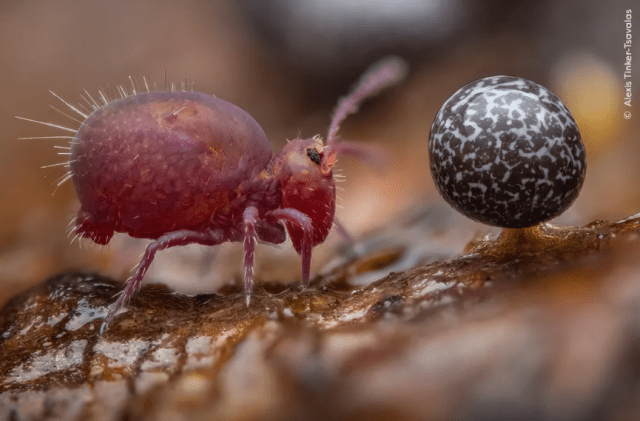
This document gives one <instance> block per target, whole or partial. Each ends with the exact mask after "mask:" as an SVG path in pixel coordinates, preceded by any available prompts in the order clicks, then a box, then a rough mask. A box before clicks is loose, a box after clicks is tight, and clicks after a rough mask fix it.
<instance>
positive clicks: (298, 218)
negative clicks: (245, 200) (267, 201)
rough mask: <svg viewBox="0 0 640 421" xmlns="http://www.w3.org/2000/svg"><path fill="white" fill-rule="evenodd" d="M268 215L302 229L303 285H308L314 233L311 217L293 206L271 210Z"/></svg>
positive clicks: (300, 251)
mask: <svg viewBox="0 0 640 421" xmlns="http://www.w3.org/2000/svg"><path fill="white" fill-rule="evenodd" d="M266 216H267V217H268V218H274V219H276V220H279V221H287V222H290V223H292V224H295V225H298V226H299V227H300V228H301V229H302V232H303V237H302V245H301V247H300V250H299V253H300V257H302V286H305V287H306V286H307V284H308V283H309V272H310V271H311V235H312V233H313V226H312V225H311V218H309V217H308V216H307V215H305V214H304V213H302V212H300V211H299V210H297V209H292V208H285V209H276V210H273V211H271V212H269V213H268V214H267V215H266Z"/></svg>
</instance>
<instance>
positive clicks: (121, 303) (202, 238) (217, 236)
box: [100, 230, 224, 334]
mask: <svg viewBox="0 0 640 421" xmlns="http://www.w3.org/2000/svg"><path fill="white" fill-rule="evenodd" d="M222 241H224V238H223V236H222V234H221V233H220V232H215V231H209V232H198V231H189V230H181V231H174V232H170V233H167V234H164V235H163V236H161V237H159V238H158V239H157V240H156V241H154V242H153V243H151V244H149V245H148V246H147V250H146V251H145V253H144V257H143V258H142V260H141V261H140V263H139V264H138V267H137V268H136V271H135V273H134V274H133V276H131V277H130V278H129V279H128V280H127V282H126V286H125V288H124V290H123V291H122V292H121V293H120V296H119V297H118V300H117V301H116V302H115V303H113V304H112V305H110V306H109V311H108V313H107V315H106V316H105V318H104V321H103V322H102V326H101V327H100V334H102V333H104V331H105V330H106V329H107V326H108V325H109V323H110V322H111V320H113V318H114V317H115V316H116V314H118V312H119V311H120V310H121V309H122V308H124V307H126V305H127V303H128V302H129V300H131V297H133V295H134V294H135V293H136V292H137V291H138V290H139V289H140V283H141V282H142V278H144V275H145V273H147V269H149V266H150V265H151V262H153V259H154V257H155V255H156V253H157V252H158V251H160V250H164V249H167V248H169V247H175V246H186V245H188V244H202V245H207V246H214V245H217V244H220V243H221V242H222Z"/></svg>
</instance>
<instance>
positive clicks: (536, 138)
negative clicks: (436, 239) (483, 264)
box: [429, 76, 586, 228]
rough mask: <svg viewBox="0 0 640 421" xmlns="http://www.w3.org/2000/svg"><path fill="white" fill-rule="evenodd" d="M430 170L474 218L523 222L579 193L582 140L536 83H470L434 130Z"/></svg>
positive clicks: (547, 215) (558, 208)
mask: <svg viewBox="0 0 640 421" xmlns="http://www.w3.org/2000/svg"><path fill="white" fill-rule="evenodd" d="M429 157H430V161H431V174H432V176H433V179H434V181H435V184H436V187H437V188H438V191H439V192H440V194H442V196H443V197H444V198H445V200H446V201H447V202H449V204H451V205H452V206H453V207H454V208H456V209H457V210H458V211H460V212H461V213H463V214H464V215H466V216H468V217H469V218H472V219H474V220H476V221H479V222H483V223H485V224H489V225H497V226H500V227H508V228H523V227H529V226H532V225H535V224H537V223H540V222H543V221H546V220H548V219H551V218H554V217H556V216H558V215H560V214H561V213H562V212H564V211H565V210H566V209H567V208H568V207H569V206H570V205H571V204H572V203H573V202H574V200H575V199H576V198H577V197H578V193H579V192H580V188H581V187H582V182H583V181H584V177H585V172H586V156H585V150H584V145H583V144H582V140H581V138H580V132H579V130H578V126H577V125H576V122H575V120H574V119H573V117H572V116H571V113H570V112H569V110H568V109H567V107H566V106H565V105H564V104H563V103H562V102H561V101H560V99H558V97H556V96H555V95H554V94H553V93H551V92H550V91H549V90H548V89H546V88H544V87H542V86H540V85H538V84H536V83H533V82H531V81H528V80H525V79H521V78H516V77H510V76H494V77H488V78H484V79H480V80H477V81H475V82H472V83H470V84H468V85H466V86H464V87H463V88H461V89H460V90H458V91H457V92H456V93H455V94H453V95H452V96H451V97H450V98H449V99H448V100H447V102H445V104H444V105H443V106H442V108H441V109H440V111H439V112H438V114H437V115H436V118H435V120H434V121H433V124H432V125H431V133H430V135H429Z"/></svg>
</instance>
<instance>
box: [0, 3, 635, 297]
mask: <svg viewBox="0 0 640 421" xmlns="http://www.w3.org/2000/svg"><path fill="white" fill-rule="evenodd" d="M634 4H637V3H634V2H631V1H630V0H627V1H619V0H618V1H612V2H588V4H587V3H586V2H582V1H578V0H569V1H563V2H552V1H520V2H509V1H506V0H483V1H480V0H453V1H446V0H423V1H419V0H392V1H385V2H383V1H372V0H369V1H367V0H361V1H349V0H341V1H333V0H323V1H319V0H274V1H269V2H252V1H248V0H235V1H232V0H209V1H206V0H183V1H180V2H177V1H152V0H135V1H124V0H114V1H98V0H83V1H80V0H54V1H51V0H24V1H17V0H3V1H2V2H1V3H0V76H1V80H2V82H3V83H1V84H0V127H2V132H1V135H0V136H1V139H0V176H1V180H2V183H1V185H0V302H3V303H4V302H5V301H6V300H7V299H8V298H9V297H10V296H11V295H13V294H15V293H16V292H18V291H21V290H24V289H26V288H28V287H29V286H31V285H33V284H34V283H37V282H41V281H42V280H44V279H45V278H47V277H49V276H51V275H54V274H57V273H60V272H63V271H68V270H83V271H97V272H101V273H106V274H108V275H111V276H113V277H115V278H116V279H122V280H124V279H125V278H126V277H127V274H128V272H129V270H130V269H131V268H132V267H133V266H134V265H135V264H136V263H137V261H138V256H139V255H140V254H141V253H142V252H143V250H144V247H145V245H146V243H147V242H145V241H144V240H133V239H129V238H128V237H127V236H126V235H122V234H120V235H116V236H115V237H114V239H113V240H112V241H111V243H110V244H109V245H108V246H107V247H102V248H101V247H98V246H96V245H93V244H91V243H90V242H89V241H88V240H86V241H81V242H77V241H76V242H75V243H74V244H70V238H68V237H67V230H68V225H67V224H68V223H69V221H70V220H71V218H73V216H75V212H76V211H77V209H78V207H79V205H78V203H77V201H76V198H75V193H74V191H73V185H72V183H71V182H67V183H64V184H62V185H61V186H60V187H59V188H57V189H55V186H56V180H58V179H59V177H61V176H62V175H63V174H64V173H65V171H66V170H65V169H64V168H62V167H52V168H45V169H41V167H42V166H46V165H50V164H55V163H58V162H62V161H64V158H65V157H64V156H58V155H57V152H59V151H60V150H57V149H54V147H53V146H54V145H64V142H56V141H55V140H18V138H21V137H35V136H52V135H65V134H66V133H64V132H61V131H60V130H56V129H54V128H51V127H46V126H42V125H38V124H35V123H29V122H25V121H21V120H17V119H15V118H14V116H22V117H26V118H31V119H35V120H39V121H44V122H49V123H53V124H59V125H62V126H66V127H70V128H77V127H78V123H77V122H75V121H73V120H71V119H69V118H67V117H65V116H63V115H61V114H60V113H58V112H57V111H55V110H54V109H52V108H51V107H50V106H51V105H54V106H55V107H57V108H61V109H64V105H62V104H61V103H59V101H58V100H56V99H55V98H54V97H53V96H52V95H51V94H50V93H49V90H52V91H54V92H55V93H56V94H58V95H60V96H61V97H62V98H64V99H65V100H67V101H69V102H71V103H74V104H76V103H79V102H81V98H80V94H82V93H83V90H84V89H87V91H88V92H89V93H90V94H92V95H93V94H96V93H97V92H98V90H99V89H100V88H101V87H102V88H104V89H106V90H113V89H114V86H116V85H128V84H129V83H130V82H129V76H131V77H132V78H133V80H134V81H137V82H138V83H139V84H142V83H143V82H142V80H143V77H145V78H146V79H147V80H149V81H154V82H155V83H156V84H157V86H159V87H162V86H164V83H165V74H166V75H167V78H168V80H169V81H170V82H176V83H177V84H179V83H181V82H182V81H185V80H186V81H187V85H189V86H190V85H191V83H194V87H195V90H197V91H201V92H206V93H210V94H215V95H216V96H217V97H219V98H222V99H225V100H228V101H230V102H233V103H235V104H236V105H238V106H240V107H242V108H244V109H245V110H247V111H248V112H249V113H250V114H251V115H252V116H253V117H254V118H255V119H256V120H257V121H258V122H259V123H260V125H261V126H262V127H263V129H264V131H265V132H266V134H267V136H268V137H269V139H270V140H271V142H272V144H273V147H274V150H279V149H280V148H281V147H282V145H283V144H284V143H285V142H286V139H293V138H296V137H298V136H300V135H301V136H304V137H309V136H313V135H316V134H321V135H323V136H324V135H325V134H326V129H327V127H328V125H329V121H330V116H331V112H332V110H333V107H334V105H335V103H336V101H337V99H338V98H339V97H340V96H342V95H344V94H346V93H347V92H348V90H349V88H350V86H351V85H352V84H353V83H354V82H355V81H356V80H357V78H358V76H359V75H360V74H361V73H362V72H363V71H364V70H365V69H366V68H367V67H368V66H369V65H370V64H371V63H373V62H374V61H376V60H377V59H380V58H382V57H384V56H386V55H389V54H393V55H397V56H400V57H403V58H405V59H406V60H407V61H408V62H409V64H410V73H409V75H408V78H407V79H406V80H405V81H404V82H403V83H402V84H400V85H399V86H397V87H395V88H393V89H389V90H387V91H385V92H384V93H383V94H381V95H380V96H378V97H376V98H375V99H373V100H370V101H368V102H367V103H366V104H364V106H363V107H362V108H361V110H360V112H359V113H358V114H356V115H354V116H351V117H349V118H348V119H347V121H346V122H345V124H344V125H343V126H342V131H341V135H342V137H343V138H348V139H351V140H358V141H362V142H363V143H364V142H366V143H371V144H376V145H381V146H384V147H385V148H387V149H388V150H389V151H390V156H391V163H390V164H389V166H388V167H387V168H386V169H385V170H384V171H374V170H373V169H371V168H368V167H367V166H366V165H364V164H362V163H358V162H354V161H352V160H348V159H344V160H341V162H340V167H341V168H342V169H343V170H344V172H343V174H344V175H346V181H345V182H344V183H342V184H341V187H342V188H343V189H344V190H343V191H341V192H339V197H340V200H339V202H338V203H339V205H340V207H339V208H338V211H337V215H338V217H339V218H340V219H341V220H342V221H343V222H344V224H345V225H346V226H347V227H348V228H349V229H350V230H351V231H352V232H353V233H354V234H355V235H356V236H362V235H365V234H366V232H367V231H369V230H374V229H375V228H376V227H377V226H381V225H384V224H385V222H386V221H389V220H391V219H393V218H399V217H400V216H398V215H400V214H401V213H400V212H401V211H402V210H403V209H406V208H408V207H411V206H414V205H415V204H416V203H421V202H422V203H424V202H427V203H435V202H437V201H442V199H441V198H440V197H439V195H438V194H437V193H436V191H435V188H434V185H433V182H432V180H431V176H430V173H429V170H428V159H429V158H428V151H427V139H428V135H429V127H430V125H431V122H432V120H433V118H434V116H435V114H436V113H437V111H438V109H439V108H440V106H441V105H442V103H443V102H444V101H445V100H446V99H447V98H448V97H449V96H450V95H451V94H452V93H453V92H455V91H456V90H457V89H458V88H460V87H462V86H463V85H465V84H466V83H468V82H471V81H473V80H475V79H478V78H481V77H485V76H491V75H497V74H506V75H513V76H520V77H524V78H527V79H531V80H533V81H535V82H537V83H539V84H542V85H545V86H547V87H548V88H550V89H551V90H552V91H553V92H555V93H556V94H557V95H558V96H559V97H560V98H561V99H562V100H563V101H564V102H565V103H566V105H567V106H568V107H569V109H570V110H571V111H572V113H573V115H574V117H575V118H576V120H577V122H578V125H579V127H580V129H581V132H582V136H583V141H584V143H585V146H586V149H587V158H588V171H587V178H586V181H585V184H584V187H583V190H582V193H581V195H580V197H579V199H578V201H577V202H576V203H575V204H574V206H573V207H572V208H571V209H570V210H569V211H568V212H566V213H565V214H564V215H562V216H561V217H560V218H559V220H558V221H557V222H559V223H570V224H576V225H584V224H586V223H588V222H590V221H592V220H594V219H611V220H617V219H621V218H623V217H626V216H628V215H631V214H635V213H637V212H639V211H640V196H639V194H638V192H639V187H638V180H639V179H640V162H639V159H638V157H639V156H640V140H639V139H638V133H639V132H638V121H639V120H640V112H638V111H636V110H639V108H638V107H637V106H635V99H634V100H633V101H634V104H633V107H632V108H631V109H630V111H631V113H632V118H631V119H624V118H623V111H625V110H627V108H625V107H624V105H623V97H624V94H625V91H624V81H623V71H624V54H625V52H624V49H623V48H622V47H623V42H624V39H625V26H624V20H625V10H626V9H633V5H634ZM634 12H635V13H638V17H637V18H636V20H640V9H638V10H637V11H635V10H634ZM639 27H640V26H639ZM637 37H640V32H638V35H637ZM638 42H640V41H638ZM637 54H640V52H639V53H637ZM633 72H634V76H635V74H637V73H639V72H640V68H639V69H635V67H634V69H633ZM636 80H637V77H634V79H633V83H634V94H635V95H640V82H635V81H636ZM112 92H113V91H112ZM636 114H637V115H636ZM54 190H55V193H54ZM53 193H54V194H53ZM452 212H454V211H453V210H452ZM476 229H477V232H473V230H471V231H469V233H468V237H469V238H468V240H471V239H472V238H473V236H474V235H476V234H478V233H482V232H487V231H488V230H489V228H488V227H485V226H482V225H477V226H476ZM425 241H428V239H425ZM340 243H341V242H340V239H339V238H338V237H337V236H336V235H335V234H332V235H330V237H329V239H328V241H327V242H326V243H325V244H323V245H321V246H319V247H316V248H315V249H314V262H313V263H314V270H317V269H318V268H319V267H320V266H321V265H322V264H323V263H326V261H327V259H328V258H329V256H331V255H332V254H335V252H336V248H338V247H340ZM240 255H241V248H240V246H239V245H237V244H236V245H223V246H221V247H218V250H214V251H211V250H207V249H201V248H198V247H190V248H177V249H174V250H170V251H165V252H163V253H161V254H160V255H159V258H158V259H156V261H155V262H154V264H153V265H152V267H151V271H150V273H149V275H148V276H147V279H153V280H161V281H164V282H167V283H169V284H170V285H171V287H173V288H177V289H179V290H181V291H184V292H190V293H192V292H211V291H212V289H214V288H215V285H216V284H218V283H220V282H230V281H233V280H234V279H235V278H239V277H240V275H241V272H240V270H241V264H240ZM257 259H258V260H257V268H256V273H257V279H258V280H260V279H263V280H273V279H282V280H284V281H292V280H295V279H299V276H300V275H299V273H300V263H299V258H297V257H296V255H295V253H294V252H293V250H292V248H291V247H290V246H289V245H287V244H285V245H283V246H282V247H280V248H273V247H266V246H262V247H260V248H259V251H258V257H257Z"/></svg>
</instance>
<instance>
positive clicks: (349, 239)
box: [333, 216, 356, 246]
mask: <svg viewBox="0 0 640 421" xmlns="http://www.w3.org/2000/svg"><path fill="white" fill-rule="evenodd" d="M333 224H334V225H335V227H336V232H337V233H338V235H340V237H342V239H343V240H344V241H345V243H348V244H349V245H351V246H353V245H354V244H355V243H356V239H355V238H353V236H352V235H351V234H350V233H349V230H348V229H347V228H346V227H345V226H344V225H343V224H342V221H340V220H339V219H338V217H337V216H334V217H333Z"/></svg>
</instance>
